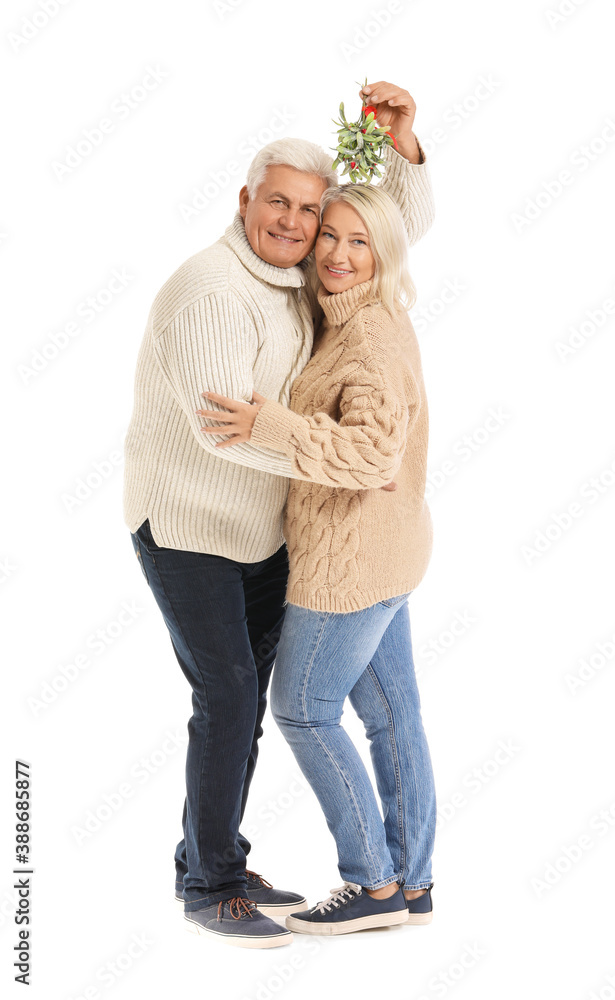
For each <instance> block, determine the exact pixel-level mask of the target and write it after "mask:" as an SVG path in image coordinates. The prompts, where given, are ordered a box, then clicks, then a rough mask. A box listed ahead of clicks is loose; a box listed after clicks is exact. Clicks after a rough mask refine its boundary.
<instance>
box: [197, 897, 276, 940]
mask: <svg viewBox="0 0 615 1000" xmlns="http://www.w3.org/2000/svg"><path fill="white" fill-rule="evenodd" d="M184 919H185V920H187V921H188V925H189V930H191V931H193V932H194V933H195V934H215V935H216V936H217V937H219V938H221V939H223V940H224V941H225V942H226V943H227V944H232V945H235V947H237V948H279V947H280V946H281V945H284V944H290V943H291V942H292V939H293V936H292V934H291V932H290V931H289V930H287V929H286V928H285V927H282V925H281V924H278V923H276V921H275V920H272V919H271V918H270V917H266V916H265V915H264V914H263V913H259V912H258V909H257V906H256V903H254V902H253V901H252V900H251V899H244V897H243V896H233V898H232V899H223V900H222V901H221V902H220V903H214V904H213V906H206V907H204V909H202V910H190V912H189V913H184Z"/></svg>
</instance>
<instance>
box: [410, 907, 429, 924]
mask: <svg viewBox="0 0 615 1000" xmlns="http://www.w3.org/2000/svg"><path fill="white" fill-rule="evenodd" d="M432 918H433V912H432V911H431V910H430V911H429V912H428V913H409V914H408V919H407V920H406V923H407V924H430V923H431V921H432Z"/></svg>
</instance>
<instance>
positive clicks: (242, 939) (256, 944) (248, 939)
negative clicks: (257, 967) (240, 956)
mask: <svg viewBox="0 0 615 1000" xmlns="http://www.w3.org/2000/svg"><path fill="white" fill-rule="evenodd" d="M184 920H185V921H186V923H187V924H188V930H189V931H190V932H191V933H192V934H208V935H213V936H214V937H217V938H220V939H221V940H222V941H224V942H225V943H226V944H230V945H233V946H234V947H235V948H280V947H282V945H285V944H292V941H293V936H292V934H291V933H290V932H288V933H287V934H272V935H271V937H254V936H253V935H251V934H220V933H218V931H211V930H209V928H207V927H203V925H202V924H198V923H197V922H196V921H195V920H191V919H190V917H189V916H187V914H184Z"/></svg>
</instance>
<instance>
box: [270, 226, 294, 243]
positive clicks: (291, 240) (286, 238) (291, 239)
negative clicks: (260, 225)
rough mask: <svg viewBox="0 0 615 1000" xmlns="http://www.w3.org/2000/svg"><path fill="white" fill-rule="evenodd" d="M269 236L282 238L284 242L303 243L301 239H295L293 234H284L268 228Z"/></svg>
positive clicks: (277, 238)
mask: <svg viewBox="0 0 615 1000" xmlns="http://www.w3.org/2000/svg"><path fill="white" fill-rule="evenodd" d="M267 234H268V235H269V236H273V238H274V239H275V240H282V242H283V243H301V240H294V239H293V238H292V236H282V235H281V233H272V232H270V231H269V229H268V230H267Z"/></svg>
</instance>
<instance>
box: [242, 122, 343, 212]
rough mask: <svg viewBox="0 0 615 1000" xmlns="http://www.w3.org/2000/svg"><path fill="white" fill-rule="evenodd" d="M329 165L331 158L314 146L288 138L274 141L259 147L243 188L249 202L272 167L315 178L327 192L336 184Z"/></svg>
mask: <svg viewBox="0 0 615 1000" xmlns="http://www.w3.org/2000/svg"><path fill="white" fill-rule="evenodd" d="M332 163H333V160H332V159H331V154H330V153H326V152H325V151H324V149H322V147H321V146H317V145H316V143H315V142H308V140H307V139H291V138H289V137H286V138H284V139H276V140H275V142H270V143H268V144H267V145H266V146H263V148H262V149H261V150H259V152H258V153H257V154H256V156H255V157H254V159H253V160H252V162H251V164H250V166H249V167H248V173H247V175H246V187H247V188H248V194H249V196H250V199H251V200H252V199H254V198H255V197H256V192H257V191H258V188H259V186H260V185H261V184H262V183H263V181H264V179H265V172H266V170H267V167H273V166H287V167H294V168H295V170H301V172H302V173H304V174H316V176H317V177H322V179H323V180H324V181H326V183H327V187H328V188H329V187H335V186H336V185H337V184H338V183H339V181H338V176H337V173H336V172H335V170H333V169H332V167H331V164H332Z"/></svg>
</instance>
